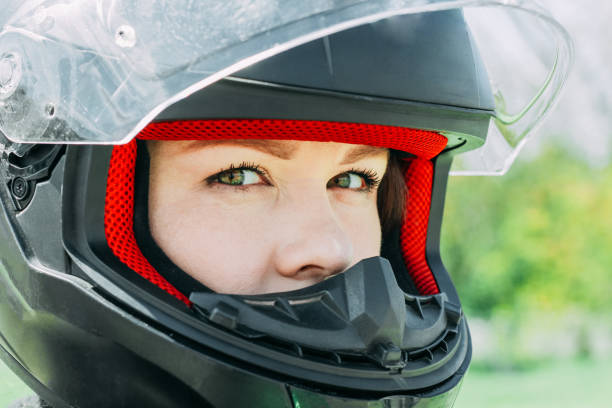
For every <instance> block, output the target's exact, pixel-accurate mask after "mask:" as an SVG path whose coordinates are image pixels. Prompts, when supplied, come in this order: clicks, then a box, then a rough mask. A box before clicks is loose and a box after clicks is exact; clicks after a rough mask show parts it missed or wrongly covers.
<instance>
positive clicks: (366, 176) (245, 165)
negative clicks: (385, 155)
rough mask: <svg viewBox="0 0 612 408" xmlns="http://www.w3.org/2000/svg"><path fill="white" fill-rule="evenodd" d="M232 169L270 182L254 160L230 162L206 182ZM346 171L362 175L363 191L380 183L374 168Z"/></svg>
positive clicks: (214, 179)
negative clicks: (243, 171) (248, 172)
mask: <svg viewBox="0 0 612 408" xmlns="http://www.w3.org/2000/svg"><path fill="white" fill-rule="evenodd" d="M232 170H250V171H253V172H255V173H257V174H258V175H259V176H261V177H262V178H263V179H264V180H265V181H266V182H268V183H269V181H268V177H267V172H266V171H265V170H264V169H263V168H262V167H261V166H260V165H258V164H255V163H252V162H242V163H240V164H239V165H238V166H236V165H234V164H230V166H229V167H228V168H226V169H221V170H219V171H218V172H217V173H215V174H213V175H212V176H210V177H207V178H206V183H207V184H208V185H211V184H216V183H217V182H218V179H219V176H220V175H221V174H223V173H226V172H229V171H232ZM344 173H353V174H356V175H358V176H359V177H362V178H363V180H364V181H365V184H366V188H365V189H364V190H360V191H362V192H366V193H369V192H371V191H372V190H374V189H375V188H377V187H378V185H379V184H380V181H381V180H380V177H379V176H378V173H376V172H375V171H374V170H372V169H356V168H351V169H350V170H347V171H344V172H342V173H339V174H344ZM233 188H242V189H245V188H249V186H234V187H233Z"/></svg>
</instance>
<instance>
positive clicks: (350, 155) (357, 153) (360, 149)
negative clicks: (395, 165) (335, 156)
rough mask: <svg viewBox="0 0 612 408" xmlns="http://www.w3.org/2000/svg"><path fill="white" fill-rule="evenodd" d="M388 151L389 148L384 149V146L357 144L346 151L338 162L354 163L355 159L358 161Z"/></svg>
mask: <svg viewBox="0 0 612 408" xmlns="http://www.w3.org/2000/svg"><path fill="white" fill-rule="evenodd" d="M388 151H389V149H386V148H384V147H376V146H370V145H359V146H356V147H354V148H352V149H351V150H349V151H348V152H346V155H345V156H344V158H343V159H342V162H340V164H350V163H355V162H356V161H359V160H361V159H364V158H366V157H370V156H376V155H379V154H381V153H383V152H385V153H388Z"/></svg>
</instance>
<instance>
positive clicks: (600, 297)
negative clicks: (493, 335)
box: [441, 147, 612, 318]
mask: <svg viewBox="0 0 612 408" xmlns="http://www.w3.org/2000/svg"><path fill="white" fill-rule="evenodd" d="M441 245H442V248H441V250H442V257H443V259H444V261H445V264H446V266H447V269H448V270H449V272H450V273H451V275H452V276H453V279H454V281H455V283H456V285H457V288H458V290H459V293H460V294H461V298H462V302H463V305H464V308H465V309H466V312H467V313H468V315H471V316H477V317H482V318H490V317H492V316H494V315H497V314H500V313H502V314H504V315H514V316H518V317H520V314H521V313H522V312H523V311H524V312H525V313H528V312H530V311H534V310H539V311H541V312H545V313H546V312H563V311H566V310H576V309H580V310H585V311H587V312H589V313H594V314H602V313H603V314H608V315H609V314H610V312H611V311H612V296H611V294H612V167H611V166H608V167H605V168H591V167H589V165H588V164H587V163H585V162H583V161H580V160H579V159H577V158H575V157H574V156H573V155H571V154H570V153H569V152H566V151H563V150H562V149H561V148H559V147H548V148H546V149H544V151H542V153H541V154H539V155H538V157H537V160H534V161H519V162H517V163H515V164H514V166H513V168H512V169H511V170H510V172H509V173H508V174H507V175H506V176H504V177H451V179H450V181H449V186H448V194H447V201H446V210H445V214H444V222H443V227H442V243H441Z"/></svg>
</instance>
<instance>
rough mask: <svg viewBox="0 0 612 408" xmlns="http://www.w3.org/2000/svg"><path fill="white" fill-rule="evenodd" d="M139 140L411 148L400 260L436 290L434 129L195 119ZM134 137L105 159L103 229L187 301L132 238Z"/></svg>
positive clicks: (148, 131) (140, 267)
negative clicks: (430, 244)
mask: <svg viewBox="0 0 612 408" xmlns="http://www.w3.org/2000/svg"><path fill="white" fill-rule="evenodd" d="M138 138H139V139H147V140H149V139H156V140H212V139H277V140H308V141H333V142H341V143H352V144H369V145H373V146H381V147H388V148H391V149H396V150H402V151H405V152H408V153H411V154H413V155H415V156H417V158H415V159H410V160H409V163H408V167H407V170H406V173H405V177H406V185H407V186H408V200H407V208H406V219H405V222H404V225H403V226H402V230H401V237H400V239H401V247H402V250H403V256H404V260H405V262H406V266H407V268H408V271H409V273H410V274H411V276H412V278H413V279H414V282H415V284H416V286H417V288H418V290H419V291H420V293H421V294H432V293H437V292H438V287H437V285H436V282H435V279H434V277H433V275H432V273H431V271H430V269H429V266H428V265H427V261H426V259H425V242H426V237H427V225H428V220H429V205H430V202H431V185H432V176H433V165H432V163H431V161H429V160H430V159H431V158H433V157H435V156H436V155H437V154H438V153H440V152H441V151H442V149H444V147H445V146H446V142H447V139H446V138H445V137H444V136H442V135H440V134H438V133H435V132H430V131H426V130H418V129H409V128H400V127H394V126H384V125H371V124H356V123H340V122H322V121H298V120H276V119H237V120H193V121H173V122H158V123H150V124H149V125H148V126H147V127H145V128H144V129H143V130H142V131H141V132H140V134H139V135H138ZM135 163H136V141H135V140H133V141H131V142H130V143H128V144H126V145H122V146H116V147H115V148H114V149H113V152H112V155H111V160H110V164H109V171H108V180H107V187H106V201H105V213H104V230H105V233H106V239H107V242H108V245H109V247H110V248H111V250H112V251H113V253H114V254H115V255H116V256H117V258H119V260H121V262H123V263H124V264H125V265H127V266H128V267H129V268H130V269H132V270H133V271H135V272H136V273H138V274H139V275H141V276H142V277H144V278H145V279H147V280H148V281H150V282H152V283H153V284H155V285H156V286H158V287H160V288H161V289H163V290H165V291H166V292H168V293H170V294H171V295H172V296H174V297H176V298H177V299H179V300H181V301H183V302H184V303H186V304H187V305H191V303H190V302H189V300H188V299H187V298H186V297H185V296H184V295H183V294H182V293H180V292H179V291H178V290H177V289H176V288H175V287H174V286H172V285H171V284H170V283H169V282H168V281H167V280H166V279H164V277H163V276H161V275H160V274H159V273H158V272H157V271H156V270H155V268H153V266H152V265H151V264H150V263H149V262H148V261H147V259H146V258H145V257H144V255H143V254H142V252H141V251H140V249H139V248H138V244H137V243H136V239H135V238H134V226H133V219H134V172H135Z"/></svg>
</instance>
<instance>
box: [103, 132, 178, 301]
mask: <svg viewBox="0 0 612 408" xmlns="http://www.w3.org/2000/svg"><path fill="white" fill-rule="evenodd" d="M135 169H136V141H135V140H132V141H131V142H130V143H128V144H126V145H123V146H116V147H115V148H113V153H112V154H111V159H110V164H109V167H108V179H107V181H106V200H105V204H104V232H105V234H106V241H107V242H108V246H109V247H110V248H111V250H112V251H113V253H114V254H115V256H116V257H117V258H119V260H120V261H121V262H123V263H124V264H125V265H127V266H128V267H129V268H130V269H131V270H133V271H134V272H136V273H137V274H139V275H140V276H142V277H143V278H145V279H146V280H148V281H149V282H151V283H153V284H154V285H156V286H158V287H160V288H162V289H163V290H165V291H166V292H168V293H170V294H171V295H172V296H174V297H176V298H177V299H179V300H182V301H183V302H185V303H186V304H188V305H190V302H189V299H187V297H186V296H185V295H183V294H182V293H181V292H179V291H178V290H177V289H176V288H175V287H174V286H172V285H171V284H170V282H168V281H167V280H166V279H165V278H164V277H163V276H161V275H160V274H159V273H158V272H157V271H156V270H155V268H153V266H152V265H151V264H150V263H149V261H148V260H147V258H145V256H144V255H143V254H142V252H141V251H140V248H139V247H138V244H137V243H136V238H135V237H134V175H135Z"/></svg>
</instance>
